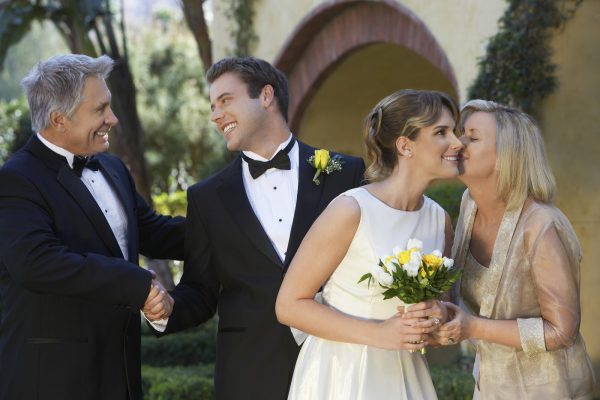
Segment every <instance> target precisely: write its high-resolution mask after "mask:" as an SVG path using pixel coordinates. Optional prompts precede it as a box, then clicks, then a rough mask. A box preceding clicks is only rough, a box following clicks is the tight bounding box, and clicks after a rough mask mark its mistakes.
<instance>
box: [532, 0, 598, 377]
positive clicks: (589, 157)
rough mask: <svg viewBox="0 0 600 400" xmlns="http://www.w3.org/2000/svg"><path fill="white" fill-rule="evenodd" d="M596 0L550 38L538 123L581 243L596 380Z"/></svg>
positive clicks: (587, 334) (587, 335) (584, 325)
mask: <svg viewBox="0 0 600 400" xmlns="http://www.w3.org/2000/svg"><path fill="white" fill-rule="evenodd" d="M599 43H600V1H599V0H586V1H584V2H583V3H582V5H581V6H580V8H579V9H578V10H577V12H576V14H575V16H574V17H573V19H571V20H570V21H569V22H568V23H567V25H566V26H565V29H564V31H562V32H560V33H558V34H556V35H555V37H554V39H553V42H552V44H553V48H554V61H555V62H556V63H557V64H558V71H557V72H558V73H557V75H558V79H559V85H560V86H559V87H558V89H557V90H556V92H555V93H554V94H552V95H551V96H549V97H548V98H547V99H546V100H545V101H544V102H543V106H542V111H541V115H540V124H541V126H542V129H543V132H544V137H545V140H546V144H547V150H548V155H549V158H550V161H551V164H552V168H553V171H554V174H555V175H556V179H557V183H558V191H559V195H558V198H557V205H558V206H559V207H560V208H561V209H562V210H563V211H564V212H565V214H566V215H567V216H568V217H569V219H570V220H571V223H572V224H573V226H574V228H575V231H576V232H577V235H578V236H579V240H580V241H581V245H582V247H583V253H584V256H583V263H582V265H581V305H582V311H583V315H582V322H581V330H582V333H583V337H584V339H585V341H586V344H587V348H588V351H589V353H590V357H591V358H592V362H593V363H594V365H595V370H596V378H597V379H600V306H599V300H600V295H599V294H598V293H599V289H598V288H600V268H599V263H598V260H600V112H599V111H598V110H599V108H600V45H599Z"/></svg>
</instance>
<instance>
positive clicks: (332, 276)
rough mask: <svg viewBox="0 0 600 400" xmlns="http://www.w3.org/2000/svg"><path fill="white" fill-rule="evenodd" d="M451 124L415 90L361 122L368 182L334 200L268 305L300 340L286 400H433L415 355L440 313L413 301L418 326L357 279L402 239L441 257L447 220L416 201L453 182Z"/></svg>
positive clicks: (453, 114) (453, 117)
mask: <svg viewBox="0 0 600 400" xmlns="http://www.w3.org/2000/svg"><path fill="white" fill-rule="evenodd" d="M457 116H458V110H457V106H456V103H455V102H454V101H453V100H452V99H451V98H450V97H448V96H447V95H446V94H444V93H439V92H431V91H416V90H400V91H398V92H396V93H393V94H391V95H390V96H388V97H386V98H384V99H383V100H381V101H380V102H379V104H377V106H376V107H375V108H374V109H373V110H372V111H371V113H370V114H369V115H368V116H367V120H366V127H365V136H366V145H367V150H368V154H369V158H370V165H369V167H368V169H367V178H368V180H369V182H370V183H369V184H368V185H366V186H363V187H361V188H357V189H352V190H350V191H348V192H345V193H344V194H342V195H340V196H339V197H338V198H337V199H335V200H334V201H333V202H332V203H331V204H330V205H329V207H328V208H327V209H326V210H325V211H324V212H323V213H322V215H321V216H320V217H319V218H318V219H317V221H316V222H315V223H314V225H313V226H312V228H311V229H310V231H309V232H308V234H307V235H306V237H305V238H304V241H303V243H302V245H301V246H300V248H299V250H298V252H297V254H296V256H295V257H294V259H293V261H292V263H291V266H290V268H289V270H288V271H287V274H286V276H285V279H284V281H283V284H282V286H281V289H280V291H279V296H278V297H277V304H276V312H277V318H278V319H279V321H280V322H282V323H284V324H286V325H289V326H292V327H294V328H298V329H300V330H302V331H304V332H307V333H308V334H309V335H310V336H308V339H307V340H306V341H305V343H304V345H303V347H302V349H301V351H300V355H299V357H298V361H297V363H296V369H295V372H294V376H293V379H292V383H291V389H290V394H289V399H319V400H322V399H331V400H333V399H336V400H337V399H379V398H394V399H411V400H415V399H436V398H437V397H436V394H435V390H434V388H433V384H432V382H431V377H430V375H429V371H428V368H427V364H426V361H425V359H424V357H423V356H422V355H421V354H420V353H419V352H418V351H416V352H415V350H419V349H421V348H423V347H425V346H426V345H427V344H428V335H427V334H428V333H429V332H432V331H434V330H435V329H437V327H438V326H439V325H440V323H443V322H445V321H446V319H447V311H446V309H445V307H444V306H443V305H442V304H441V303H440V302H439V301H427V302H422V303H418V304H415V305H413V306H411V311H416V312H417V314H418V315H417V317H420V318H413V319H408V318H403V317H402V315H401V314H399V313H397V308H398V307H400V306H402V303H401V302H400V300H398V299H396V298H394V299H389V300H383V296H382V294H381V293H382V291H383V290H382V289H381V288H380V287H379V285H377V284H371V285H369V284H368V283H367V281H364V282H362V283H360V284H359V283H358V280H359V278H360V277H361V276H362V275H363V274H365V273H367V272H370V271H371V267H372V266H374V265H376V264H377V262H378V258H379V257H383V256H385V255H386V254H390V253H391V251H392V249H393V248H394V247H396V246H405V245H406V244H407V242H408V239H409V238H416V239H419V240H421V241H422V242H423V249H422V251H423V253H428V252H431V251H433V250H435V249H439V250H444V253H445V254H446V255H447V254H448V253H449V251H450V245H451V244H452V226H451V223H450V218H449V216H448V214H447V213H446V212H445V211H444V210H443V209H442V208H441V207H440V206H439V205H438V204H437V203H435V202H434V201H432V200H431V199H429V198H427V197H425V196H424V195H423V193H424V192H425V189H426V188H427V186H428V185H429V184H430V183H431V182H432V181H433V180H435V179H444V178H453V177H456V176H457V175H458V169H457V154H458V153H459V151H460V150H461V148H462V144H461V142H460V141H459V140H458V139H457V138H456V136H455V135H454V128H455V124H456V121H457ZM328 179H335V175H331V176H330V177H328ZM322 286H323V292H322V304H320V303H319V302H317V301H315V300H314V298H315V294H316V293H317V291H319V289H320V288H321V287H322ZM424 317H428V318H424ZM409 350H412V351H409Z"/></svg>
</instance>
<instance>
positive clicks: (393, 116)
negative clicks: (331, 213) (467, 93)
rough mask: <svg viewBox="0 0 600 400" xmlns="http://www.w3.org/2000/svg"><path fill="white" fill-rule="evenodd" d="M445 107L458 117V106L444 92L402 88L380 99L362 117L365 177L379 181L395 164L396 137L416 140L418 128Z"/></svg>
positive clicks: (435, 117) (427, 122)
mask: <svg viewBox="0 0 600 400" xmlns="http://www.w3.org/2000/svg"><path fill="white" fill-rule="evenodd" d="M444 108H446V109H448V111H450V113H451V114H452V117H453V118H454V121H457V120H458V105H457V104H456V102H455V101H454V100H453V99H452V98H451V97H450V96H448V95H447V94H446V93H442V92H435V91H427V90H412V89H403V90H399V91H397V92H395V93H392V94H391V95H389V96H387V97H385V98H384V99H382V100H381V101H380V102H379V103H378V104H377V105H376V106H375V108H373V110H371V112H370V113H369V114H368V115H367V118H366V119H365V128H364V136H365V142H366V145H367V155H368V157H369V166H368V167H367V171H366V173H365V175H366V177H367V180H369V181H380V180H382V179H384V178H386V177H387V176H389V175H390V173H391V172H392V170H393V169H394V167H395V166H396V164H397V163H398V153H397V150H396V140H397V139H398V138H399V137H400V136H406V137H408V138H410V139H415V138H416V136H417V134H418V132H419V130H420V129H421V128H424V127H427V126H431V125H433V124H434V123H435V122H436V121H437V120H438V119H439V118H440V116H441V115H442V110H443V109H444Z"/></svg>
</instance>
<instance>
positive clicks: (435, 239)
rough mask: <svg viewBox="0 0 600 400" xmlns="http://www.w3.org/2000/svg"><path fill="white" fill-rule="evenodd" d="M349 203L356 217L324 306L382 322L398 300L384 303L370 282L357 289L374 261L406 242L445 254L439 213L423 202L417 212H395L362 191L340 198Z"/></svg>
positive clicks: (326, 290)
mask: <svg viewBox="0 0 600 400" xmlns="http://www.w3.org/2000/svg"><path fill="white" fill-rule="evenodd" d="M342 196H351V197H353V198H354V199H355V200H356V201H357V202H358V205H359V206H360V210H361V217H360V223H359V226H358V229H357V230H356V233H355V235H354V238H353V239H352V242H351V244H350V247H349V248H348V252H347V253H346V256H345V257H344V259H343V260H342V262H341V263H340V265H339V266H338V267H337V269H336V270H335V271H334V272H333V274H332V275H331V277H330V278H329V280H328V281H327V282H326V284H325V286H324V287H323V302H324V303H325V304H327V305H329V306H331V307H333V308H335V309H337V310H339V311H342V312H344V313H346V314H349V315H353V316H356V317H360V318H365V319H375V320H384V319H387V318H389V317H391V316H392V315H394V314H395V313H396V312H397V310H396V307H398V306H399V305H401V304H402V302H401V301H400V300H398V299H397V298H393V299H388V300H385V301H384V300H383V296H382V294H381V293H382V292H383V289H382V288H381V287H380V286H379V285H378V284H377V283H375V282H372V283H371V285H368V283H367V281H366V280H365V281H363V282H361V283H358V280H359V279H360V277H361V276H363V275H364V274H366V273H368V272H370V270H371V266H372V265H376V264H377V263H378V260H379V258H380V257H381V258H383V257H384V256H386V255H388V254H391V253H392V249H393V248H394V247H401V248H404V247H405V246H406V243H407V242H408V239H410V238H415V239H419V240H421V241H422V242H423V250H422V251H423V253H424V254H426V253H430V252H432V251H433V250H436V249H437V250H440V251H442V252H443V251H444V224H445V215H444V210H443V209H442V208H441V207H440V206H439V205H438V204H437V203H436V202H434V201H433V200H431V199H429V198H428V197H424V198H423V205H422V207H421V208H420V209H419V210H417V211H402V210H397V209H394V208H392V207H390V206H388V205H387V204H385V203H383V202H382V201H381V200H379V199H378V198H376V197H375V196H373V195H372V194H371V193H370V192H369V191H368V190H367V189H365V188H356V189H352V190H349V191H347V192H345V193H343V194H342Z"/></svg>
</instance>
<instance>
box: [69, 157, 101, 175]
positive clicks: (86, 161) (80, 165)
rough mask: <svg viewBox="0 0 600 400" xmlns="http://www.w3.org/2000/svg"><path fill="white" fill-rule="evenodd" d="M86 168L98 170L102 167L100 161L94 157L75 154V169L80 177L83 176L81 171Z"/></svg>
mask: <svg viewBox="0 0 600 400" xmlns="http://www.w3.org/2000/svg"><path fill="white" fill-rule="evenodd" d="M84 168H89V169H91V170H94V171H98V169H99V168H100V163H99V162H98V160H97V159H96V158H95V157H94V156H91V157H83V156H74V157H73V171H74V172H75V173H76V174H77V176H78V177H80V178H81V173H82V172H83V169H84Z"/></svg>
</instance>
